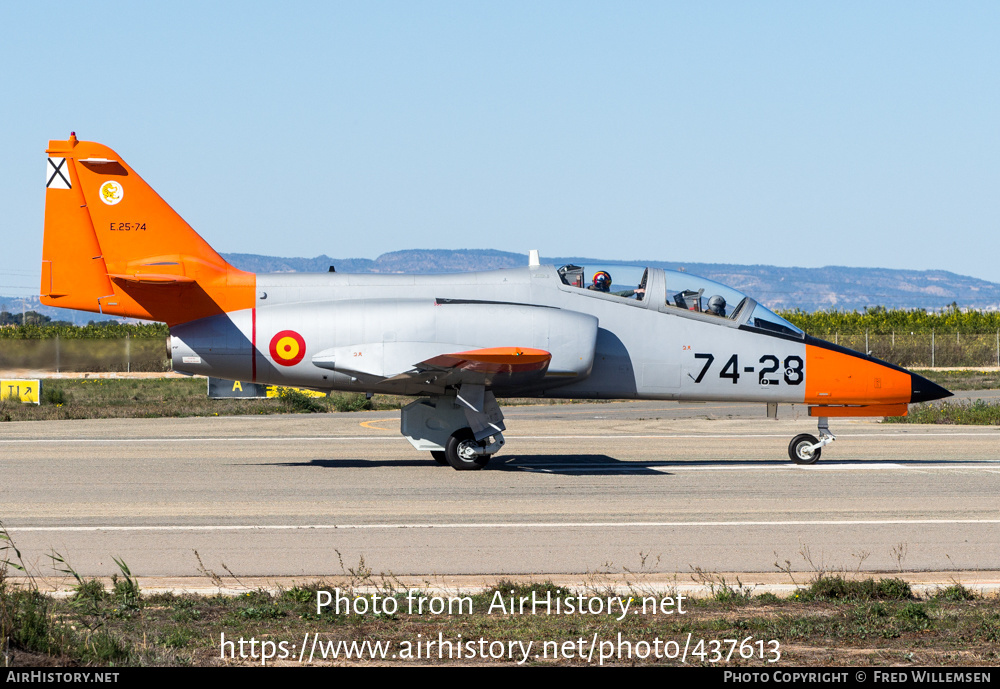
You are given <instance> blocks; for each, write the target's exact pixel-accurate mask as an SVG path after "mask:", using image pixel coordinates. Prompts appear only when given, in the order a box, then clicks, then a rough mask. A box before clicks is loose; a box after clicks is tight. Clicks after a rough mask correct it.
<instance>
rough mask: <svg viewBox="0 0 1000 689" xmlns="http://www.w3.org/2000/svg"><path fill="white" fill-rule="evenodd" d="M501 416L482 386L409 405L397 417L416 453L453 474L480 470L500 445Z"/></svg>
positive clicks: (490, 394)
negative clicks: (422, 453)
mask: <svg viewBox="0 0 1000 689" xmlns="http://www.w3.org/2000/svg"><path fill="white" fill-rule="evenodd" d="M505 429H506V427H505V426H504V424H503V412H501V411H500V405H498V404H497V401H496V398H495V397H494V396H493V393H492V392H489V391H487V390H486V389H485V387H484V386H482V385H468V384H463V385H462V386H460V387H459V389H458V390H457V391H456V392H453V393H451V394H446V395H440V396H436V397H427V398H423V399H419V400H417V401H416V402H412V403H410V404H408V405H406V406H405V407H403V411H402V414H401V420H400V430H401V431H402V433H403V435H404V436H405V437H406V439H407V440H409V441H410V444H411V445H413V447H415V448H416V449H418V450H424V451H430V453H431V457H433V458H434V461H435V462H437V463H438V464H442V465H444V464H450V465H451V467H452V468H453V469H456V470H457V471H470V470H476V469H482V468H483V467H484V466H486V464H487V463H488V462H489V461H490V457H492V456H493V455H494V454H495V453H496V452H497V451H498V450H499V449H500V448H501V447H503V445H504V439H503V433H502V431H504V430H505Z"/></svg>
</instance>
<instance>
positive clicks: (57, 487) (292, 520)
mask: <svg viewBox="0 0 1000 689" xmlns="http://www.w3.org/2000/svg"><path fill="white" fill-rule="evenodd" d="M506 417H507V426H508V433H507V445H506V447H505V448H504V449H503V450H502V451H501V453H500V454H498V455H497V456H496V457H495V458H494V459H493V461H492V462H491V463H490V465H489V466H488V467H487V468H486V469H485V470H483V471H478V472H456V471H454V470H452V469H451V468H448V467H441V466H438V465H437V464H435V463H434V462H433V461H432V460H431V459H430V457H429V456H428V455H427V454H425V453H418V452H416V451H414V450H413V449H412V448H411V447H410V446H409V444H408V443H407V442H406V441H405V440H403V439H402V438H401V437H400V435H399V431H398V429H399V413H398V412H367V413H357V414H323V415H294V416H258V417H235V418H190V419H149V420H136V419H128V420H95V421H59V422H25V423H6V424H0V520H2V522H3V525H4V526H5V527H6V529H7V530H8V531H9V534H10V536H11V538H12V540H13V543H14V544H15V545H16V546H17V547H18V548H19V549H20V551H21V555H22V557H23V559H24V561H25V562H26V563H27V564H28V565H29V567H30V568H33V569H34V570H35V571H36V572H38V573H41V574H51V573H52V571H53V567H52V564H51V560H50V558H49V557H48V555H50V554H52V553H58V554H59V555H60V556H61V557H63V558H65V559H66V560H67V561H68V562H69V563H70V564H71V565H72V566H73V567H74V568H76V570H77V571H79V572H80V573H82V574H85V575H108V574H111V573H113V572H115V571H117V568H116V566H115V563H114V560H113V558H119V559H122V560H124V561H125V562H127V563H128V565H129V567H130V568H131V570H132V571H133V572H134V573H137V574H140V575H143V576H171V577H184V576H199V575H200V572H201V571H202V567H204V568H205V569H208V570H213V571H216V572H219V573H222V572H223V571H224V568H223V563H224V565H225V569H228V570H230V571H232V572H233V573H235V574H236V575H245V576H303V577H321V576H332V575H339V574H343V573H344V572H345V570H349V569H357V568H358V567H359V566H360V564H361V563H362V561H363V563H364V567H367V568H371V569H372V570H374V571H375V572H376V573H378V572H382V573H390V572H391V573H394V574H398V575H427V576H432V575H448V574H456V575H460V574H470V575H474V574H512V575H514V574H526V573H552V574H560V573H585V572H600V571H605V572H615V571H618V572H621V571H625V570H629V571H646V572H689V571H691V569H692V568H701V569H703V570H707V571H713V570H714V571H726V572H775V571H776V566H775V563H778V564H779V565H781V566H785V561H788V563H789V565H790V566H791V568H793V569H795V570H798V571H815V570H817V569H834V570H837V569H844V570H854V569H856V568H861V569H871V570H883V571H884V570H890V571H894V570H897V569H905V570H913V571H918V570H996V569H998V568H1000V429H998V428H995V427H944V426H934V427H931V426H911V425H896V424H880V423H876V422H874V421H869V420H837V419H832V420H831V422H832V428H833V430H834V432H835V433H836V434H837V441H836V442H835V443H833V444H832V445H831V446H829V447H827V448H825V449H824V450H823V455H822V458H821V459H820V461H819V462H818V463H817V464H816V465H814V466H808V467H803V466H796V465H793V464H791V463H790V462H789V461H788V458H787V445H788V441H789V440H790V439H791V437H792V436H793V435H795V434H797V433H802V432H812V433H815V420H812V419H809V418H807V417H806V416H805V415H804V409H802V408H798V409H796V408H786V407H782V409H781V414H780V418H779V420H777V421H775V420H769V419H766V418H763V417H764V410H763V406H762V405H754V406H739V405H724V404H713V403H708V404H699V405H694V404H677V403H671V402H642V403H607V404H563V405H552V406H535V407H517V408H508V409H507V410H506ZM0 545H2V544H0ZM196 551H197V556H196V555H195V552H196ZM4 557H6V558H8V559H9V558H10V557H11V551H7V553H6V554H5V555H4V556H3V557H0V559H3V558H4ZM199 558H200V563H199Z"/></svg>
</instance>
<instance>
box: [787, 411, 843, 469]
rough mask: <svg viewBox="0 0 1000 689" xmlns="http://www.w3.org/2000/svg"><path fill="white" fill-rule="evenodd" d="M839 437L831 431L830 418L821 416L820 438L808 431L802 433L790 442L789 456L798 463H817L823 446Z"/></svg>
mask: <svg viewBox="0 0 1000 689" xmlns="http://www.w3.org/2000/svg"><path fill="white" fill-rule="evenodd" d="M836 439H837V438H836V437H835V436H834V435H833V433H831V432H830V423H829V419H828V418H827V417H825V416H821V417H819V439H818V440H817V439H816V437H815V436H812V435H809V434H808V433H800V434H799V435H797V436H795V437H794V438H792V442H790V443H788V456H789V457H790V458H791V460H792V461H793V462H795V463H796V464H815V463H816V462H817V461H819V456H820V454H822V450H823V447H825V446H826V445H829V444H830V443H832V442H833V441H834V440H836Z"/></svg>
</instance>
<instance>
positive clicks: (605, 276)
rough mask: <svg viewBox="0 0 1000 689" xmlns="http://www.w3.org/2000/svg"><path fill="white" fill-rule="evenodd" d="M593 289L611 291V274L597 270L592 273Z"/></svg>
mask: <svg viewBox="0 0 1000 689" xmlns="http://www.w3.org/2000/svg"><path fill="white" fill-rule="evenodd" d="M594 287H596V288H597V289H599V290H604V291H607V290H609V289H611V274H610V273H608V272H607V271H606V270H599V271H597V272H596V273H594Z"/></svg>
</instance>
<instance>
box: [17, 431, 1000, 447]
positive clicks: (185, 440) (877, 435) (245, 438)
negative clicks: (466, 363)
mask: <svg viewBox="0 0 1000 689" xmlns="http://www.w3.org/2000/svg"><path fill="white" fill-rule="evenodd" d="M788 436H789V434H788V433H729V434H711V435H709V434H704V435H698V434H690V435H508V436H504V437H505V438H506V439H507V440H618V439H622V440H697V439H727V438H787V437H788ZM885 436H891V437H893V438H895V439H906V440H918V439H921V438H933V437H966V436H968V437H974V438H991V437H996V436H1000V432H995V431H984V432H982V433H965V432H956V433H901V432H898V431H885V432H882V433H854V434H848V433H838V434H837V437H838V438H880V437H885ZM219 440H223V441H227V442H261V441H271V442H304V441H305V442H308V441H321V440H325V441H331V440H337V441H351V442H355V441H359V440H371V441H376V442H388V441H396V440H399V438H397V437H395V436H391V437H387V436H372V435H359V436H347V435H329V436H298V437H285V436H240V437H237V436H222V435H220V436H213V437H209V438H9V439H4V438H0V445H8V444H23V443H197V442H215V441H219Z"/></svg>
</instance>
